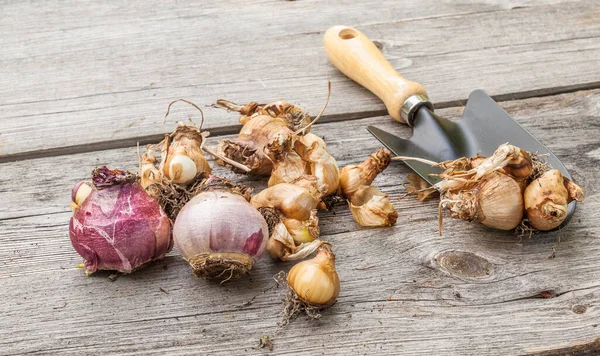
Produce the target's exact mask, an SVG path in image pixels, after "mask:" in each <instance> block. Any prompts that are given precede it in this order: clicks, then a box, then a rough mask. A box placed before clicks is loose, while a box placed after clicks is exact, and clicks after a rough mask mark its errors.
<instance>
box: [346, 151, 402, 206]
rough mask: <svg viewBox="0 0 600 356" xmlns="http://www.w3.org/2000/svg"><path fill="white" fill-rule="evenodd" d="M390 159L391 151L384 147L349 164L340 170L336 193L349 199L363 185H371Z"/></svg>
mask: <svg viewBox="0 0 600 356" xmlns="http://www.w3.org/2000/svg"><path fill="white" fill-rule="evenodd" d="M391 160H392V153H391V152H390V151H389V150H388V149H385V148H381V149H379V150H377V152H375V153H373V154H372V155H371V156H369V158H368V159H367V160H366V161H364V162H363V163H361V164H359V165H349V166H346V167H344V168H342V169H341V170H340V174H339V177H340V182H339V188H338V195H339V196H341V197H342V198H346V199H350V198H352V195H354V192H356V191H357V190H358V188H360V187H361V186H363V185H367V186H368V185H371V183H373V180H375V178H376V177H377V175H378V174H379V173H381V172H383V170H384V169H386V168H387V166H388V165H389V164H390V162H391Z"/></svg>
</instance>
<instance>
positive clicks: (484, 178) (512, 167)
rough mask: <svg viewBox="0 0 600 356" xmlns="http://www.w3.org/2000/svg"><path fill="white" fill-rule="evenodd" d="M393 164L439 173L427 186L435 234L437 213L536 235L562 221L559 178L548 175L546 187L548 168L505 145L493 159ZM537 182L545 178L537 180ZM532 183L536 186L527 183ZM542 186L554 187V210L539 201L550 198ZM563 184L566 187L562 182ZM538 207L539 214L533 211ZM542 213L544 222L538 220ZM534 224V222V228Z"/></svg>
mask: <svg viewBox="0 0 600 356" xmlns="http://www.w3.org/2000/svg"><path fill="white" fill-rule="evenodd" d="M394 159H398V160H409V159H413V160H417V161H421V162H424V163H428V164H431V165H432V166H437V167H440V168H442V169H444V172H442V173H441V174H439V176H440V177H441V178H442V181H440V182H439V183H437V184H435V185H434V186H433V188H435V189H437V190H438V191H440V193H441V200H440V234H441V219H442V215H441V210H442V208H445V209H447V210H448V212H449V214H450V216H451V217H453V218H457V219H463V220H468V221H473V220H475V221H479V222H481V223H482V224H484V225H486V226H488V227H492V228H496V229H500V230H512V229H515V228H518V229H520V230H523V229H524V226H525V225H531V226H532V227H533V228H535V229H538V230H541V229H540V227H541V228H542V229H544V230H550V229H552V228H554V227H557V226H559V225H560V223H561V222H562V221H563V220H564V217H565V216H566V202H567V201H568V199H569V198H568V197H569V196H568V195H566V193H564V192H566V188H565V189H562V191H561V189H560V187H559V185H560V184H562V179H563V178H562V176H560V177H558V176H552V177H553V178H552V179H553V183H550V181H551V179H550V176H548V177H546V174H547V173H548V172H547V171H548V170H549V169H550V166H549V165H548V164H547V163H546V162H544V161H543V160H542V157H541V155H538V154H537V153H528V152H526V151H524V150H523V149H521V148H519V147H516V146H513V145H510V144H503V145H500V146H499V147H498V149H497V150H496V151H495V152H494V154H493V155H491V156H490V157H487V158H486V157H483V156H479V155H477V156H475V157H471V158H466V157H463V158H459V159H456V160H452V161H445V162H440V163H435V162H431V161H427V160H422V159H417V158H411V157H394ZM544 172H546V173H544ZM556 172H558V171H556ZM559 174H560V173H559ZM538 177H540V178H538ZM542 177H545V178H544V179H542V180H540V179H541V178H542ZM534 179H536V180H534ZM532 180H534V183H535V182H537V183H538V184H537V185H535V184H533V183H531V184H530V182H531V181H532ZM559 182H560V184H558V183H559ZM540 183H543V184H540ZM544 184H548V186H553V187H557V188H556V189H555V190H556V191H557V194H556V195H555V196H557V197H558V196H560V197H562V198H560V199H558V201H559V202H558V203H557V204H556V205H552V204H548V205H544V204H542V202H541V200H545V199H546V198H547V196H548V195H552V194H551V193H549V190H546V191H544V192H541V191H539V190H540V189H538V188H539V187H540V186H541V185H544ZM564 185H565V186H567V183H566V182H565V183H564ZM568 186H570V187H571V190H573V191H574V193H573V194H574V196H576V195H577V196H579V195H578V194H579V192H581V194H580V196H581V198H582V197H583V191H582V190H580V188H579V187H577V186H576V185H574V183H572V182H570V183H569V185H568ZM525 187H527V189H525ZM529 187H531V188H529ZM575 187H577V188H575ZM536 189H537V191H536V192H535V194H532V193H528V194H525V198H524V197H523V195H524V192H527V190H529V191H530V192H533V191H534V190H536ZM578 189H579V190H578ZM424 191H425V190H424ZM558 191H560V192H558ZM561 199H562V200H561ZM570 199H575V198H570ZM542 206H543V207H544V208H543V209H540V208H534V207H542ZM527 207H529V211H530V212H531V213H529V212H528V214H527V216H528V219H527V220H526V221H527V223H525V222H524V220H523V215H524V209H525V208H527ZM544 209H545V211H546V212H544V213H543V214H545V217H544V219H540V216H541V215H542V210H544ZM531 218H533V220H534V222H533V223H532V221H531V220H532V219H531ZM536 220H537V221H540V222H539V223H537V226H536Z"/></svg>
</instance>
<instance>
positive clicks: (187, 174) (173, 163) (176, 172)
mask: <svg viewBox="0 0 600 356" xmlns="http://www.w3.org/2000/svg"><path fill="white" fill-rule="evenodd" d="M197 173H198V170H197V169H196V164H195V163H194V161H193V160H192V159H191V158H190V157H188V156H187V155H186V154H185V153H181V154H175V156H174V157H173V158H172V159H171V160H170V161H169V174H168V175H167V178H170V179H171V180H172V181H173V183H177V184H185V183H188V182H191V181H192V179H194V177H195V176H196V174H197Z"/></svg>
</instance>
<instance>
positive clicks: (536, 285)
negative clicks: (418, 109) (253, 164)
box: [0, 0, 600, 355]
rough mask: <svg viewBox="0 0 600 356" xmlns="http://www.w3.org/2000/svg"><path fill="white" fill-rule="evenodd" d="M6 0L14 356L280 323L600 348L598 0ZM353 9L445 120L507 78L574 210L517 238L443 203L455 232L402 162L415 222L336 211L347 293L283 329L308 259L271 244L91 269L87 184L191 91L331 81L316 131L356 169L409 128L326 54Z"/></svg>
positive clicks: (303, 332) (206, 346) (534, 350)
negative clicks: (249, 261)
mask: <svg viewBox="0 0 600 356" xmlns="http://www.w3.org/2000/svg"><path fill="white" fill-rule="evenodd" d="M507 3H508V4H507ZM0 6H1V7H0V9H1V14H2V15H1V19H2V20H1V21H0V33H1V36H0V48H2V50H1V52H0V71H1V73H2V75H1V76H0V82H1V83H2V85H0V162H1V164H0V202H1V204H0V300H1V301H2V302H1V303H0V330H1V332H0V335H1V336H2V337H1V338H0V354H3V355H15V354H36V355H39V354H60V355H82V354H89V355H94V354H128V355H138V354H160V355H164V354H168V355H180V354H181V355H183V354H213V355H238V354H256V355H261V354H264V353H267V354H268V353H271V352H269V350H268V349H267V348H263V349H260V348H258V345H259V339H260V338H261V337H262V336H267V335H271V336H272V337H273V351H272V353H273V354H277V355H284V354H285V355H299V354H303V355H316V354H324V355H332V354H352V355H354V354H378V355H380V354H388V355H397V354H424V355H451V354H456V355H465V354H474V355H509V354H511V355H516V354H539V355H555V354H562V353H565V352H571V353H570V354H572V355H574V354H579V355H584V354H585V355H595V354H598V353H600V339H599V338H598V337H599V336H600V326H599V324H600V303H599V297H600V189H599V188H598V186H597V184H598V179H599V177H600V176H599V175H600V138H599V137H600V125H599V122H600V60H599V59H600V21H599V20H598V19H599V18H600V2H598V1H571V0H553V1H527V0H513V1H497V0H486V1H478V2H471V1H465V0H459V1H453V2H439V1H436V0H422V1H410V2H409V1H406V2H399V1H393V0H390V1H380V0H378V1H361V2H354V1H336V2H327V3H325V2H318V1H309V0H301V1H293V2H291V1H283V0H275V1H251V2H247V1H241V0H237V1H220V2H215V3H214V4H210V5H209V4H203V5H201V4H194V3H191V2H190V3H188V2H187V1H177V2H167V1H144V2H137V3H135V4H130V5H128V6H125V5H119V4H117V3H116V2H99V1H96V2H89V3H87V4H83V3H81V2H74V1H57V2H33V1H4V2H2V4H1V5H0ZM335 24H347V25H352V26H355V27H357V28H358V29H360V30H361V31H363V32H365V33H366V34H367V35H368V36H369V37H371V39H372V40H374V41H376V43H377V45H378V46H379V47H380V48H381V49H382V51H383V53H384V55H385V56H386V57H387V58H388V59H389V60H390V62H391V63H392V64H393V66H394V67H396V68H398V70H399V71H400V72H401V73H403V74H404V75H405V76H406V77H407V78H410V79H413V80H417V81H419V82H421V83H422V84H423V85H424V86H425V87H426V88H427V89H428V91H429V94H430V97H431V99H432V100H433V101H434V103H435V104H436V108H437V111H438V113H439V114H440V115H442V116H448V117H452V118H457V117H459V116H460V114H461V112H462V109H463V107H462V106H463V105H464V103H465V100H466V98H467V97H468V94H469V93H470V91H471V90H473V89H477V88H481V89H484V90H486V91H487V92H488V93H489V94H490V95H493V96H494V97H495V98H496V99H497V100H498V101H499V102H500V105H501V106H502V107H503V108H505V109H506V110H507V111H508V112H509V113H510V114H511V115H513V117H514V118H515V119H516V120H517V121H519V122H520V123H521V124H522V125H523V126H524V127H525V128H526V129H527V130H529V131H530V132H531V133H532V134H533V135H535V136H536V137H538V138H539V139H540V140H541V141H542V142H543V143H544V144H545V145H547V146H548V147H549V148H550V149H551V150H553V151H554V152H555V153H556V155H557V156H558V157H559V158H560V159H561V160H562V161H563V162H564V163H565V164H566V166H567V167H568V168H569V170H570V171H571V172H572V174H573V176H574V177H575V180H576V182H577V183H579V184H580V185H582V186H583V188H584V189H585V191H586V200H585V202H584V203H583V204H580V205H579V206H578V209H577V212H576V214H575V216H574V218H573V220H572V223H571V224H570V225H569V227H568V228H567V229H566V230H563V231H561V232H559V233H545V234H538V235H534V236H533V237H531V238H523V239H520V238H518V237H516V236H515V235H514V234H512V233H505V232H498V231H492V230H489V229H486V228H484V227H482V226H479V225H478V224H471V223H467V222H463V221H455V220H450V219H446V220H445V221H444V236H443V237H441V238H440V237H439V236H438V234H437V232H438V230H437V203H436V202H435V201H430V202H426V203H422V202H419V201H417V200H416V199H414V198H412V197H403V195H404V194H405V193H406V190H405V188H404V187H403V186H402V183H403V182H404V180H405V176H406V174H407V173H408V172H409V170H408V168H407V167H406V166H405V165H403V164H402V163H399V162H396V163H394V164H392V165H391V166H390V167H389V168H388V169H387V170H386V171H385V172H384V173H383V174H382V175H381V176H379V177H378V178H377V180H376V182H375V184H376V185H378V186H379V187H380V188H381V190H382V191H384V192H385V193H387V194H389V195H390V196H391V199H392V201H393V203H394V205H395V206H396V208H397V210H398V212H399V218H398V223H397V225H396V226H394V227H391V228H378V229H372V228H361V227H359V226H357V224H356V223H355V222H354V221H353V219H352V217H351V215H350V214H349V212H348V209H347V208H346V207H345V206H343V205H341V206H337V207H336V208H335V209H334V210H333V211H332V212H322V213H320V219H321V220H320V221H321V229H322V236H323V238H324V239H326V240H327V241H330V242H331V243H332V244H333V245H334V250H335V252H336V254H337V267H338V272H339V275H340V278H341V281H342V289H341V294H340V296H339V300H338V302H337V304H336V305H335V306H334V307H332V308H330V309H329V310H327V311H325V312H324V313H323V317H322V318H321V320H320V321H318V322H314V321H309V320H306V318H304V317H300V318H299V319H296V320H295V321H294V322H293V323H291V324H290V325H289V326H288V327H287V328H285V329H283V330H281V331H279V332H277V333H276V331H277V322H278V320H279V311H280V308H281V304H280V300H281V297H282V290H281V289H277V288H273V289H270V287H272V286H273V285H274V281H273V279H272V276H273V275H275V274H276V273H277V272H278V271H280V270H287V269H289V268H290V266H291V265H290V264H282V263H274V262H272V261H271V260H270V259H269V258H267V257H265V258H262V259H261V260H260V261H259V262H258V263H257V265H256V267H255V270H253V271H252V274H251V276H250V277H249V278H243V279H241V280H238V281H235V282H230V283H227V284H226V285H224V286H220V285H218V284H213V283H207V282H205V281H203V280H199V279H196V278H195V277H194V276H193V275H192V274H191V273H190V271H189V268H188V266H187V264H186V263H185V261H183V260H182V259H181V258H180V257H179V255H178V253H177V251H172V252H171V253H169V254H168V256H167V257H166V258H165V259H164V260H163V261H160V262H157V263H154V264H152V265H151V266H149V267H147V268H145V269H144V270H141V271H139V272H135V273H133V274H131V275H127V276H121V277H120V278H118V279H117V280H116V281H111V280H109V279H108V278H107V277H108V275H109V273H104V272H101V273H97V274H95V275H94V276H93V277H85V276H84V273H83V271H82V270H79V269H77V268H76V265H77V264H78V263H79V262H80V261H81V258H80V257H79V256H78V255H77V254H76V253H75V251H74V250H73V248H72V247H71V244H70V242H69V238H68V221H69V217H70V216H71V212H70V210H69V207H68V203H69V198H70V190H71V187H72V186H73V184H74V183H75V182H76V181H78V180H81V179H83V178H86V177H88V176H89V174H90V172H91V170H92V168H93V167H95V166H98V165H104V164H107V165H110V166H111V167H120V168H125V169H130V170H135V169H136V167H137V150H136V144H137V143H138V142H139V143H140V144H142V145H143V144H146V143H150V142H157V141H159V140H160V138H161V136H162V135H163V134H164V133H165V132H168V131H171V130H172V129H173V128H174V127H175V121H177V120H182V119H186V118H187V117H188V116H190V117H193V118H196V117H197V116H196V113H195V112H194V110H193V109H191V108H188V107H185V106H183V105H181V106H176V107H175V111H174V112H172V114H171V116H169V119H168V120H167V124H166V125H163V117H164V114H165V111H166V107H167V104H168V103H169V102H170V101H172V100H174V99H178V98H186V99H189V100H191V101H193V102H195V103H197V104H201V105H208V104H211V103H214V102H215V100H216V99H218V98H226V99H230V100H233V101H237V102H247V101H250V100H257V101H272V100H276V99H287V100H290V101H292V102H294V103H297V104H298V105H300V106H302V107H304V108H306V109H308V110H309V111H310V112H311V113H313V114H315V113H317V112H318V111H319V109H320V108H321V107H322V105H323V104H324V102H325V97H326V93H327V81H328V80H329V81H331V82H332V94H331V102H330V105H329V107H328V108H327V111H326V114H325V116H324V118H323V119H322V120H321V121H320V122H319V123H318V124H317V125H316V126H315V127H314V130H313V132H314V133H316V134H318V135H321V136H324V138H325V141H326V143H327V144H328V145H329V149H330V152H331V154H332V155H333V156H334V157H336V158H337V159H338V162H339V164H340V166H343V165H346V164H349V163H356V162H359V161H361V160H363V159H365V158H366V157H367V156H368V155H369V154H370V153H371V152H373V151H375V150H376V149H377V148H379V147H380V146H379V144H378V142H377V141H376V140H374V139H373V138H372V137H371V136H370V135H369V134H368V133H367V131H366V130H365V127H366V126H367V125H369V124H375V123H376V124H377V125H379V126H380V127H382V128H384V129H387V130H389V131H391V132H394V133H396V134H398V135H403V136H408V135H410V130H409V129H408V128H407V127H405V126H402V125H399V124H397V123H395V122H393V121H392V120H391V119H390V118H389V117H387V116H386V112H385V108H384V106H383V104H381V103H380V102H379V101H378V99H377V98H375V97H374V96H373V95H371V94H370V93H369V92H367V91H366V90H364V89H362V88H360V87H359V86H358V85H356V84H355V83H353V82H351V81H350V80H348V79H347V78H346V77H344V76H343V75H342V74H340V73H339V72H338V71H337V70H336V69H335V68H334V67H333V66H332V65H331V64H330V63H329V62H328V60H327V58H326V56H325V53H324V49H323V45H322V36H323V33H324V31H325V30H326V29H327V28H328V27H329V26H332V25H335ZM205 116H206V123H205V127H206V128H208V129H209V130H210V131H211V133H212V136H211V138H210V139H209V143H212V144H214V143H216V142H217V141H218V140H219V139H222V138H227V137H231V134H233V133H235V132H236V131H237V130H239V127H240V126H239V125H238V123H237V115H235V114H233V113H228V112H226V111H224V110H218V109H212V108H206V109H205ZM196 120H197V119H196ZM509 140H510V138H507V141H509ZM215 171H216V173H217V174H221V175H225V176H226V177H229V178H232V179H235V180H237V181H240V182H245V183H247V184H249V185H252V186H255V187H258V188H260V187H262V186H264V183H263V182H260V181H259V180H257V179H253V178H250V177H244V176H239V175H235V174H233V173H230V172H228V171H227V170H225V169H223V168H221V167H217V168H215ZM553 250H555V252H553ZM551 255H554V256H555V257H554V258H550V257H549V256H551ZM442 257H443V258H442ZM440 261H445V262H440ZM549 350H551V351H549Z"/></svg>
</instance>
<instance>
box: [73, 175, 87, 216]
mask: <svg viewBox="0 0 600 356" xmlns="http://www.w3.org/2000/svg"><path fill="white" fill-rule="evenodd" d="M91 192H92V187H91V185H89V184H88V183H87V182H79V183H77V184H75V186H74V187H73V189H72V190H71V210H73V212H75V211H77V209H79V207H80V206H81V204H83V202H84V201H85V199H86V198H87V197H88V196H89V195H90V193H91Z"/></svg>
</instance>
